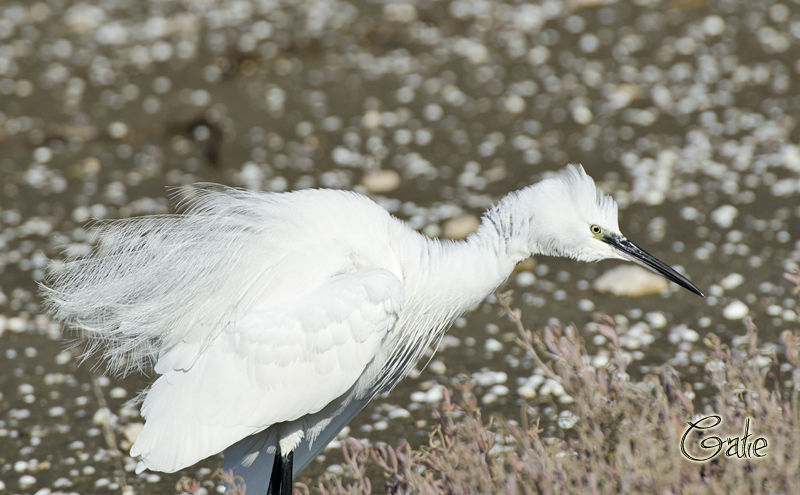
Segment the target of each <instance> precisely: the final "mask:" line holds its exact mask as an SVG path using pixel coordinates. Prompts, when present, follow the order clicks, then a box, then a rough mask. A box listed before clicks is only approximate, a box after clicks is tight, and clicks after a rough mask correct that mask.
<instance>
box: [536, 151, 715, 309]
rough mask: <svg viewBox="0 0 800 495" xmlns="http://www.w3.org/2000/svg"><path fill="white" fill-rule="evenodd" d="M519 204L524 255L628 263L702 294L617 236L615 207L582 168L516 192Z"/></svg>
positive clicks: (621, 236)
mask: <svg viewBox="0 0 800 495" xmlns="http://www.w3.org/2000/svg"><path fill="white" fill-rule="evenodd" d="M520 199H521V200H522V202H523V203H528V205H529V207H530V208H529V210H531V211H534V212H535V213H533V215H532V217H531V220H530V237H529V239H528V243H529V244H528V246H527V249H528V250H529V251H528V252H529V253H538V254H544V255H551V256H565V257H569V258H574V259H576V260H579V261H599V260H602V259H608V258H612V259H624V260H628V261H633V262H634V263H637V264H639V265H641V266H643V267H645V268H647V269H649V270H652V271H654V272H656V273H658V274H659V275H662V276H663V277H666V278H667V279H669V280H671V281H673V282H675V283H676V284H678V285H680V286H681V287H684V288H686V289H688V290H690V291H691V292H694V293H695V294H699V295H703V294H702V292H700V290H699V289H698V288H697V287H695V285H694V284H692V283H691V282H690V281H689V280H688V279H687V278H686V277H684V276H683V275H681V274H679V273H678V272H676V271H675V270H674V269H673V268H671V267H670V266H668V265H666V264H665V263H663V262H662V261H660V260H658V259H657V258H656V257H654V256H653V255H651V254H649V253H647V252H646V251H645V250H643V249H641V248H640V247H638V246H637V245H636V244H634V243H633V242H631V241H630V240H628V239H627V238H626V237H625V236H624V235H622V233H621V232H620V229H619V223H618V220H617V203H616V202H615V201H614V199H613V198H611V196H608V195H604V194H602V193H601V192H600V191H598V190H597V188H596V187H595V184H594V180H592V178H591V177H589V176H588V175H586V172H585V171H584V170H583V167H582V166H580V165H578V166H574V165H568V166H567V167H566V168H565V169H564V170H563V171H562V172H561V173H559V174H558V175H557V176H555V177H552V178H549V179H545V180H543V181H541V182H539V183H537V184H535V185H533V186H531V187H529V188H527V189H525V190H523V191H521V192H520Z"/></svg>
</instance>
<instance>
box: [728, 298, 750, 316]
mask: <svg viewBox="0 0 800 495" xmlns="http://www.w3.org/2000/svg"><path fill="white" fill-rule="evenodd" d="M748 313H750V308H748V307H747V305H746V304H745V303H743V302H742V301H740V300H738V299H736V300H734V301H732V302H731V303H729V304H728V305H727V306H725V309H723V310H722V316H723V317H724V318H725V319H726V320H741V319H742V318H744V317H745V316H747V315H748Z"/></svg>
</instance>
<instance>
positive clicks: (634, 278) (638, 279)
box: [592, 265, 669, 297]
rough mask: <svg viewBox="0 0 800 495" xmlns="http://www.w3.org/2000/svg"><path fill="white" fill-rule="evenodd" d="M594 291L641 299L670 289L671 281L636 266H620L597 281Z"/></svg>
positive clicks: (594, 284)
mask: <svg viewBox="0 0 800 495" xmlns="http://www.w3.org/2000/svg"><path fill="white" fill-rule="evenodd" d="M592 286H593V287H594V289H595V290H596V291H598V292H601V293H608V292H610V293H611V294H613V295H615V296H618V297H641V296H649V295H652V294H658V293H661V292H663V291H665V290H667V289H669V281H667V279H665V278H664V277H662V276H660V275H657V274H655V273H653V272H651V271H649V270H645V269H644V268H641V267H639V266H636V265H619V266H617V267H614V268H612V269H610V270H608V271H607V272H605V273H604V274H603V275H601V276H600V277H598V278H597V279H595V281H594V283H593V284H592Z"/></svg>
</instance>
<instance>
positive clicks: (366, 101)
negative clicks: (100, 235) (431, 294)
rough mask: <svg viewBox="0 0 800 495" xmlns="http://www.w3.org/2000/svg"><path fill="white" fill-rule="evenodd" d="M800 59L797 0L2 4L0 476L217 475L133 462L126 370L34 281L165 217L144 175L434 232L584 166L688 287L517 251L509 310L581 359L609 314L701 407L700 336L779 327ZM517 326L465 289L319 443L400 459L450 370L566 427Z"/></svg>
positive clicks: (647, 360) (634, 368)
mask: <svg viewBox="0 0 800 495" xmlns="http://www.w3.org/2000/svg"><path fill="white" fill-rule="evenodd" d="M799 72H800V5H798V2H797V1H795V0H790V1H787V2H784V3H781V2H777V1H769V0H763V1H750V0H717V1H713V0H712V1H704V0H672V1H668V0H637V1H627V0H620V1H616V2H615V1H604V0H573V1H560V0H542V1H538V2H531V3H524V2H521V1H495V0H492V1H487V0H453V1H449V0H407V1H388V0H386V1H381V0H371V1H366V0H364V1H362V0H351V1H344V0H307V1H300V0H295V1H282V0H231V1H211V0H206V1H204V0H158V1H156V0H140V1H134V0H105V1H94V2H91V1H89V2H75V1H68V0H43V1H35V2H28V1H24V2H23V1H19V2H14V1H9V0H5V1H3V2H2V4H1V5H0V227H2V232H0V490H1V489H2V488H3V487H5V489H6V490H8V491H9V492H10V493H18V492H19V493H41V494H47V493H54V492H76V493H88V492H98V493H102V492H104V491H117V490H119V488H120V485H119V482H118V480H117V478H115V469H117V470H119V469H122V470H124V471H126V474H125V477H126V479H127V483H128V484H130V485H132V486H133V487H134V488H135V489H136V490H138V491H141V492H143V493H175V488H174V487H175V482H176V481H177V480H178V479H179V478H180V476H183V475H186V476H192V477H197V478H199V479H203V480H207V479H209V477H210V474H211V472H212V471H213V470H214V469H216V468H217V467H219V466H220V465H221V462H220V460H219V459H218V458H211V459H208V460H206V461H204V462H202V463H200V464H199V465H197V466H195V467H193V468H190V469H187V470H185V471H184V472H182V473H176V474H175V475H165V474H161V473H159V474H156V473H143V474H142V475H139V476H137V475H135V474H134V473H133V472H132V469H133V467H134V466H135V461H134V460H132V459H131V458H129V457H127V448H128V447H129V446H130V439H132V438H134V437H135V434H136V431H137V428H138V425H139V424H140V423H141V418H140V417H139V416H138V410H137V408H136V407H130V406H125V403H126V401H128V400H129V399H131V398H133V397H134V396H135V395H136V394H137V393H138V392H139V391H141V390H142V389H143V388H144V387H146V385H147V384H148V383H149V381H150V380H151V379H152V377H147V376H140V375H134V376H130V377H127V378H122V377H113V376H105V375H103V370H102V369H93V367H92V364H93V362H92V360H89V362H86V363H84V365H83V366H80V367H78V365H77V361H76V357H77V356H78V355H79V354H80V350H79V349H75V348H73V347H70V345H69V338H70V335H68V334H67V335H64V334H62V329H61V328H60V327H59V326H58V325H56V324H54V323H52V322H50V321H49V320H48V318H47V317H46V316H45V315H43V312H42V308H41V307H40V300H39V298H38V296H37V293H36V291H37V281H39V280H41V279H42V278H43V277H44V276H45V274H46V265H47V263H48V260H49V259H53V260H60V259H63V258H64V257H65V256H75V255H81V254H82V253H86V252H88V250H89V248H90V246H91V243H92V224H91V221H92V220H96V219H100V220H102V219H114V218H126V217H131V216H137V215H145V214H160V213H168V212H171V211H174V210H173V208H172V205H171V204H170V201H169V199H168V198H169V196H170V191H169V188H170V187H175V186H178V187H180V186H185V185H189V184H192V183H195V182H202V181H210V182H219V183H224V184H228V185H232V186H240V187H246V188H251V189H257V190H264V191H289V190H295V189H302V188H309V187H327V188H343V189H353V190H356V191H359V192H362V193H364V194H367V195H369V196H370V197H372V198H373V199H374V200H375V201H377V202H378V203H379V204H380V205H382V206H384V207H385V208H387V209H388V210H389V211H391V212H392V213H393V214H394V215H396V216H397V217H398V218H401V219H402V220H404V221H406V222H408V223H409V224H410V225H411V226H412V227H413V228H415V229H418V230H420V231H422V232H424V233H426V234H428V235H430V236H435V237H441V238H454V239H459V238H463V237H464V236H466V235H467V234H468V233H469V232H470V231H472V230H473V229H474V228H475V227H476V226H477V224H478V222H479V218H480V214H481V212H482V211H483V210H485V209H486V208H488V207H490V206H491V205H492V204H493V202H495V201H496V200H497V199H499V198H500V197H502V196H503V195H504V194H505V193H507V192H509V191H512V190H515V189H518V188H521V187H524V186H526V185H528V184H531V183H533V182H535V181H537V180H539V179H541V178H542V177H545V176H547V174H549V173H552V172H554V171H557V170H559V169H560V168H562V167H563V166H564V165H565V164H567V163H582V164H583V165H584V167H585V168H586V170H587V172H588V173H589V174H590V175H592V176H593V177H594V178H595V180H597V182H598V184H599V185H600V187H601V188H602V189H603V190H604V191H605V192H607V193H610V194H612V195H613V196H614V197H615V199H616V200H617V202H618V203H619V205H620V227H621V229H622V231H623V233H625V234H626V235H627V236H628V237H630V238H631V239H632V240H634V241H635V242H637V243H638V244H640V245H641V246H642V247H644V248H645V249H647V250H648V251H650V252H651V253H653V254H654V255H656V256H658V257H659V258H661V259H663V260H664V261H665V262H667V263H668V264H671V265H673V266H675V265H677V266H678V267H679V269H680V270H681V271H683V272H684V273H686V274H687V275H688V276H689V278H691V280H692V281H694V282H695V283H696V284H697V285H698V286H699V287H700V288H701V290H703V291H704V292H705V293H706V295H707V297H706V299H701V298H699V297H696V296H694V295H692V294H690V293H689V292H686V291H681V290H678V289H677V288H676V287H663V286H660V285H657V286H655V287H651V286H642V287H641V288H640V290H639V289H637V290H634V291H632V293H631V294H630V296H640V297H636V298H633V297H629V296H619V295H615V294H614V291H616V290H617V289H618V288H619V283H618V282H616V283H615V282H614V281H613V280H612V281H611V282H610V283H607V284H596V283H595V282H596V280H598V278H599V277H601V276H602V275H604V273H605V272H606V271H608V270H612V269H614V267H616V266H617V265H618V264H617V263H615V262H606V263H601V264H597V265H594V264H593V265H586V264H578V263H575V262H572V261H569V260H560V259H554V258H538V259H536V260H534V261H532V262H528V263H525V264H523V265H521V266H520V268H519V270H518V271H517V272H515V273H514V274H513V275H512V277H511V278H510V280H509V281H508V283H507V284H506V288H508V289H513V290H514V295H513V301H514V304H515V305H516V306H518V307H520V308H521V309H522V313H523V321H524V323H525V325H526V326H527V327H529V328H531V329H533V330H538V329H540V328H541V327H542V326H544V325H547V324H554V323H558V322H563V323H569V322H574V323H575V324H576V325H577V326H578V328H579V329H581V332H582V335H583V336H584V338H585V341H586V345H587V347H588V348H589V349H590V351H591V352H592V355H593V356H594V357H593V364H595V365H596V366H603V364H604V363H605V362H607V360H608V351H607V350H606V348H605V347H604V344H605V337H603V336H602V335H601V334H599V333H598V332H597V326H598V323H599V322H600V321H601V319H602V317H603V315H606V314H607V315H610V316H611V317H613V318H614V320H615V322H616V324H617V328H618V331H619V332H620V334H621V342H622V346H623V348H624V349H625V351H626V352H627V353H628V356H629V359H630V361H631V365H630V366H629V368H628V370H629V372H631V373H632V374H639V375H640V376H641V375H644V374H646V373H649V372H651V371H653V370H656V369H658V367H659V366H663V365H665V364H669V365H671V366H674V367H675V368H676V369H677V370H678V372H679V374H680V375H681V378H682V379H683V380H684V382H686V383H688V384H691V390H687V393H688V394H689V395H690V397H694V398H695V399H696V400H697V401H701V400H702V398H703V394H704V390H705V389H706V388H707V384H706V383H704V381H703V380H700V379H698V380H693V376H695V375H696V373H697V371H698V369H700V368H702V366H703V364H704V363H703V361H702V360H703V355H702V353H699V352H698V351H697V349H698V347H699V346H702V345H703V344H702V340H703V336H704V335H706V334H708V333H715V334H718V335H719V336H720V337H721V339H722V340H723V341H726V342H729V343H730V344H733V345H735V344H736V342H731V336H732V335H734V334H740V333H741V330H742V328H743V325H744V323H743V319H744V318H747V317H752V318H753V320H754V322H755V323H756V325H758V326H759V327H760V330H761V331H760V334H759V335H760V337H761V338H762V339H763V340H764V341H766V342H767V343H769V342H774V344H775V345H776V346H777V345H779V342H778V335H779V334H780V332H781V331H782V330H784V329H786V328H795V326H796V320H797V314H796V313H795V311H794V309H793V308H794V307H795V300H794V299H793V296H792V294H791V289H790V284H789V283H788V282H786V281H784V279H783V277H782V274H783V273H784V272H786V271H789V270H794V269H796V268H797V266H798V261H799V260H800V242H798V241H800V202H798V191H800V148H799V147H798V139H799V138H800V129H798V125H797V124H798V114H800V82H798V81H799V78H800V75H799V74H798V73H799ZM615 287H616V288H617V289H615ZM609 291H611V292H609ZM515 332H516V330H515V328H514V326H513V324H511V323H510V322H509V321H508V320H507V318H505V317H503V316H502V315H501V314H500V313H499V306H498V304H497V301H496V298H494V297H491V298H490V299H489V300H488V301H487V302H486V303H484V304H482V305H481V306H479V307H478V308H476V309H475V310H474V311H472V312H470V313H469V314H467V315H466V316H465V317H464V318H461V319H459V320H458V321H457V323H456V325H455V328H453V329H452V330H451V331H450V332H449V333H448V334H447V336H446V337H445V339H444V340H443V342H442V344H441V346H440V347H439V350H438V352H437V354H436V355H435V357H434V358H433V360H432V361H431V362H430V363H429V365H428V366H427V367H426V368H425V369H418V370H416V371H415V372H414V373H412V376H411V377H410V378H408V379H406V380H404V381H403V382H401V384H400V385H399V386H398V387H397V389H396V390H394V392H393V393H392V394H391V395H390V396H389V397H387V398H382V399H380V400H376V401H374V402H373V403H372V404H370V406H369V407H368V408H367V409H365V410H364V411H363V412H362V413H361V414H360V415H359V416H358V417H357V418H356V420H355V421H354V422H353V423H351V425H350V427H349V429H348V430H346V432H345V433H346V434H349V435H350V436H353V437H355V438H358V439H361V440H362V441H364V442H365V443H368V444H374V443H376V442H381V441H386V442H388V443H390V444H392V445H397V444H398V443H399V442H400V440H401V439H406V440H407V441H408V442H409V443H410V444H411V445H412V446H418V445H420V444H422V443H424V442H426V441H427V434H428V431H429V430H430V427H431V425H432V424H433V423H435V420H434V419H433V416H432V411H433V408H434V407H435V405H436V404H437V403H438V402H439V401H440V400H441V398H442V394H443V389H444V388H452V387H453V386H454V384H456V383H460V382H465V381H470V382H472V383H473V385H474V387H475V388H474V393H475V395H476V397H477V398H478V401H479V405H480V406H481V408H482V410H483V411H484V414H485V417H487V418H488V417H489V414H497V415H498V416H502V417H505V418H506V419H507V420H508V421H512V422H513V421H515V420H518V419H519V417H520V414H521V411H522V410H523V409H525V408H529V411H528V413H529V414H533V415H539V416H540V417H541V419H542V425H543V427H544V428H545V431H546V433H547V434H549V435H554V436H561V435H564V434H565V430H568V429H569V428H570V421H569V420H568V419H569V417H568V415H565V411H566V409H565V408H566V407H568V404H569V403H570V400H571V398H570V397H568V396H566V395H564V392H563V389H561V388H560V386H559V385H558V384H557V383H555V382H552V381H550V380H547V379H546V378H545V377H544V376H543V374H542V373H540V372H537V371H536V370H535V369H534V366H533V365H532V363H531V362H530V359H528V358H526V357H525V353H524V352H523V351H522V350H521V349H520V348H519V347H518V346H517V344H516V343H515V340H516V338H517V334H516V333H515ZM529 406H530V407H529ZM115 443H116V445H115ZM116 447H119V449H120V450H121V451H122V452H123V455H122V456H121V457H117V458H116V459H117V460H116V461H115V457H114V449H115V448H116ZM334 447H335V444H334ZM339 456H340V454H339V450H338V449H336V448H331V449H329V450H327V451H326V452H325V454H324V455H323V456H320V458H319V459H318V460H317V461H316V462H315V463H314V464H313V465H312V466H311V467H310V468H309V469H308V470H307V471H305V472H304V473H303V474H302V475H301V476H300V477H299V478H298V481H304V482H306V483H312V482H313V480H314V479H315V478H314V477H315V476H319V475H320V474H321V473H323V472H325V471H328V472H330V473H334V474H335V473H337V472H341V471H342V468H341V467H340V466H339V465H338V464H337V462H339V461H338V460H339V459H340V457H339ZM115 462H116V463H117V466H119V467H115ZM207 488H208V490H209V491H210V492H214V491H215V488H214V486H213V484H210V483H209V484H208V485H207Z"/></svg>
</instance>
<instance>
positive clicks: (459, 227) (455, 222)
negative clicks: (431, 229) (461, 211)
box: [442, 214, 481, 239]
mask: <svg viewBox="0 0 800 495" xmlns="http://www.w3.org/2000/svg"><path fill="white" fill-rule="evenodd" d="M480 223H481V221H480V220H479V219H478V217H476V216H475V215H469V214H467V215H462V216H460V217H456V218H451V219H449V220H447V221H446V222H445V223H444V228H443V229H442V232H443V234H444V236H445V237H447V238H449V239H464V238H466V237H467V236H468V235H469V234H471V233H473V232H475V230H477V229H478V225H480Z"/></svg>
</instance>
